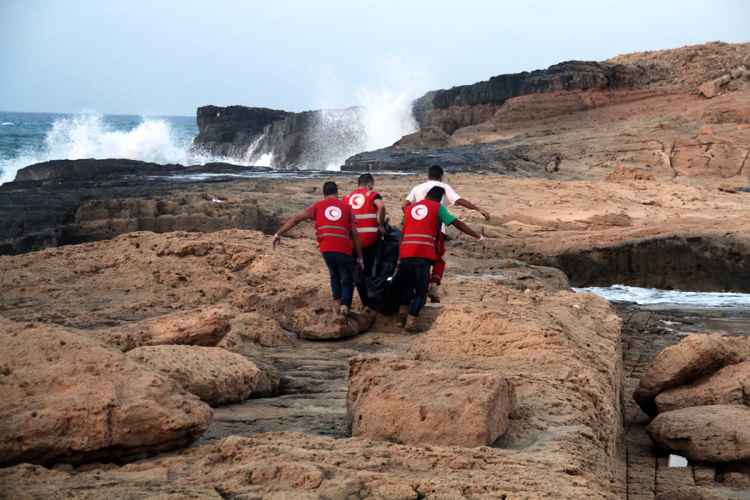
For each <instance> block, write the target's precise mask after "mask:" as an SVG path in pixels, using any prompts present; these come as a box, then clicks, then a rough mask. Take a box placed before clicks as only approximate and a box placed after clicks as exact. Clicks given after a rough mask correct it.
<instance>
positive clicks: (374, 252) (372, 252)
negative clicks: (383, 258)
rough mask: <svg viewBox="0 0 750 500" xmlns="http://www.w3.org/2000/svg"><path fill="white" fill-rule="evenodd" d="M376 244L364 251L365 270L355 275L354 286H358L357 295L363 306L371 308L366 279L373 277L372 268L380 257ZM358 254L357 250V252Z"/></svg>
mask: <svg viewBox="0 0 750 500" xmlns="http://www.w3.org/2000/svg"><path fill="white" fill-rule="evenodd" d="M379 243H380V242H376V243H374V244H372V245H370V246H369V247H365V248H363V249H362V260H363V261H364V269H363V271H362V272H359V271H357V272H355V273H354V284H355V285H357V293H359V300H361V301H362V304H364V305H365V306H369V305H370V303H369V299H368V296H367V281H366V279H365V278H367V277H368V276H372V268H373V267H374V266H375V259H376V258H377V256H378V244H379ZM355 252H356V250H355Z"/></svg>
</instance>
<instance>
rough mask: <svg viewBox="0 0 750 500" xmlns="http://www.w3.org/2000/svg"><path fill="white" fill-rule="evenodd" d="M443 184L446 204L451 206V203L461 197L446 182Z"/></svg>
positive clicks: (454, 202) (453, 203)
mask: <svg viewBox="0 0 750 500" xmlns="http://www.w3.org/2000/svg"><path fill="white" fill-rule="evenodd" d="M444 186H445V201H447V202H448V206H450V207H452V206H453V205H455V204H456V202H457V201H458V200H460V199H461V197H460V196H459V195H458V193H457V192H455V191H454V190H453V188H452V187H450V186H449V185H448V184H445V185H444Z"/></svg>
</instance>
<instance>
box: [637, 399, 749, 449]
mask: <svg viewBox="0 0 750 500" xmlns="http://www.w3.org/2000/svg"><path fill="white" fill-rule="evenodd" d="M648 432H649V434H650V435H651V438H652V439H653V440H654V442H655V443H656V444H657V445H658V446H660V447H662V448H665V449H667V450H671V451H674V452H676V453H677V454H679V455H683V456H685V457H687V458H689V459H690V460H697V461H700V462H732V461H737V460H748V459H750V407H747V406H744V405H709V406H693V407H690V408H683V409H680V410H673V411H668V412H665V413H660V414H659V415H657V416H656V418H654V420H652V421H651V423H650V424H649V426H648Z"/></svg>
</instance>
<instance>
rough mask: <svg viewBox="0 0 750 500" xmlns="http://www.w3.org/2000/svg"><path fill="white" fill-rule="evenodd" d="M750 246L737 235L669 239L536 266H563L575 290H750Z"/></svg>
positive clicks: (630, 243) (543, 261) (544, 261)
mask: <svg viewBox="0 0 750 500" xmlns="http://www.w3.org/2000/svg"><path fill="white" fill-rule="evenodd" d="M747 252H748V248H747V245H746V244H745V243H744V242H743V241H741V240H738V239H736V238H734V237H732V236H726V237H724V238H716V237H709V236H706V237H702V236H668V237H661V238H650V239H643V240H639V241H628V242H624V243H620V244H617V245H612V246H604V245H602V246H598V247H596V248H590V249H585V250H580V251H575V252H566V253H564V254H562V255H559V256H557V257H555V258H553V259H540V260H539V261H537V260H536V259H534V258H530V260H531V261H532V262H533V263H538V264H545V265H551V266H554V267H559V268H560V269H562V270H563V271H565V272H566V274H567V275H568V276H569V277H570V281H571V283H572V284H573V286H608V285H610V284H611V283H623V284H627V285H633V286H642V287H648V288H661V289H666V290H701V291H717V292H721V291H727V290H736V291H742V292H747V291H750V264H748V262H747V259H745V258H744V257H743V255H746V254H747Z"/></svg>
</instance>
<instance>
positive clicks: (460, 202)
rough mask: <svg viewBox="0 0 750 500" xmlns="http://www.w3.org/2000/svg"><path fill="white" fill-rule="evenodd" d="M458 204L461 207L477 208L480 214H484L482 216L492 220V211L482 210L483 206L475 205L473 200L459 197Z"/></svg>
mask: <svg viewBox="0 0 750 500" xmlns="http://www.w3.org/2000/svg"><path fill="white" fill-rule="evenodd" d="M456 205H458V206H459V207H464V208H468V209H469V210H475V211H477V212H479V213H480V214H482V217H484V218H485V219H486V220H490V213H489V212H488V211H486V210H482V209H481V208H479V207H478V206H476V205H474V204H473V203H472V202H470V201H469V200H467V199H464V198H459V199H457V200H456Z"/></svg>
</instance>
